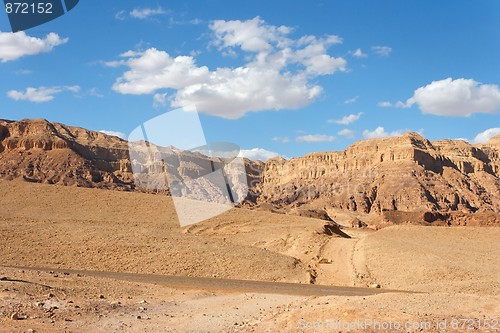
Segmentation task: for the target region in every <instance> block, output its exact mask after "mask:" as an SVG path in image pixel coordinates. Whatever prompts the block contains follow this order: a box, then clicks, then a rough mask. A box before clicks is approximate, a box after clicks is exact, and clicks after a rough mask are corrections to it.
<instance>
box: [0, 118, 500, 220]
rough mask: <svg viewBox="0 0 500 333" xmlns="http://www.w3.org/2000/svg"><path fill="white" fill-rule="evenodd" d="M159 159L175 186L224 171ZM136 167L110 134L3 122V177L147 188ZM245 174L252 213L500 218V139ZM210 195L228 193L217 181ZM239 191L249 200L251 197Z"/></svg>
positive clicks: (366, 145)
mask: <svg viewBox="0 0 500 333" xmlns="http://www.w3.org/2000/svg"><path fill="white" fill-rule="evenodd" d="M161 153H162V154H167V156H169V158H168V165H167V166H166V167H167V168H168V171H169V174H170V175H172V177H173V178H172V179H173V180H174V181H177V180H179V181H180V180H186V179H196V178H197V177H199V176H202V175H206V174H208V173H210V172H212V171H213V168H214V167H215V168H219V167H220V165H221V164H222V163H223V161H222V159H219V158H208V157H206V156H204V155H202V154H200V153H199V152H190V151H180V150H177V149H175V148H173V147H165V148H161ZM139 155H140V154H139ZM137 159H141V158H140V156H139V158H137V156H133V158H132V161H131V159H130V153H129V145H128V142H126V141H124V140H121V139H119V138H117V137H113V136H108V135H106V134H103V133H98V132H94V131H89V130H86V129H83V128H78V127H71V126H66V125H63V124H58V123H50V122H48V121H46V120H43V119H35V120H21V121H7V120H0V178H2V179H15V178H22V179H24V180H26V181H32V182H44V183H50V184H62V185H73V186H85V187H98V188H107V189H119V190H144V186H137V179H136V180H134V177H133V173H132V165H134V164H137V163H139V162H138V161H137ZM146 167H147V168H149V169H154V170H156V175H157V177H156V178H155V177H149V178H148V179H147V181H148V182H150V183H151V184H150V185H151V186H150V187H151V188H155V189H160V190H165V191H166V192H167V193H168V192H169V190H170V189H169V188H167V187H166V186H165V178H164V177H163V170H162V167H163V166H162V165H158V164H157V163H156V164H154V163H153V164H151V165H146ZM245 172H246V175H245V176H246V177H247V181H248V184H249V186H250V194H249V195H248V197H247V199H246V201H245V203H244V205H245V206H248V207H254V208H259V209H265V210H272V211H275V212H281V213H290V214H295V215H303V214H305V215H307V216H317V217H320V218H324V219H329V218H330V217H329V216H328V215H327V214H326V213H325V212H328V211H330V210H332V209H340V210H345V211H351V212H356V213H363V214H375V215H380V214H381V213H383V212H386V211H401V212H417V213H419V214H420V213H422V212H442V213H447V212H459V213H473V212H479V213H481V212H486V213H488V214H489V213H493V214H495V216H499V215H498V213H499V212H500V180H499V173H500V136H497V137H495V138H493V139H492V140H490V141H489V142H487V143H485V144H481V145H471V144H469V143H467V142H465V141H460V140H441V141H434V142H430V141H428V140H426V139H425V138H423V137H422V136H420V135H418V134H416V133H407V134H405V135H403V136H401V137H394V138H386V139H372V140H364V141H360V142H357V143H355V144H353V145H351V146H350V147H348V148H347V149H346V150H345V151H341V152H324V153H311V154H308V155H306V156H304V157H300V158H293V159H290V160H285V159H282V158H275V159H271V160H269V161H267V162H266V163H262V162H259V161H258V162H254V161H249V160H245ZM227 177H228V178H229V181H233V182H235V183H236V179H235V177H238V175H237V172H235V173H232V172H231V170H229V172H227ZM143 185H144V184H143ZM147 187H148V186H146V188H147ZM206 192H207V193H208V195H210V196H214V197H216V196H217V195H220V189H219V188H217V186H213V184H210V183H206ZM236 192H237V195H238V196H241V195H242V193H244V189H242V188H237V189H236ZM207 193H200V195H202V196H205V197H206V195H207ZM195 195H196V193H195ZM422 216H423V215H422ZM423 220H425V218H423Z"/></svg>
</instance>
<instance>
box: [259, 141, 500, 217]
mask: <svg viewBox="0 0 500 333" xmlns="http://www.w3.org/2000/svg"><path fill="white" fill-rule="evenodd" d="M499 143H500V137H498V136H497V137H496V138H493V139H492V140H491V141H490V142H488V143H486V144H483V145H470V144H468V143H467V142H465V141H460V140H441V141H435V142H430V141H428V140H426V139H425V138H423V137H422V136H420V135H419V134H417V133H407V134H405V135H403V136H400V137H393V138H384V139H370V140H364V141H360V142H357V143H355V144H353V145H352V146H350V147H348V148H347V149H346V150H345V151H343V152H325V153H312V154H308V155H306V156H304V157H301V158H293V159H291V160H288V161H287V160H284V159H281V158H276V159H273V160H270V161H268V162H267V163H266V165H265V170H264V172H263V175H262V182H261V183H260V184H259V186H258V187H259V192H260V196H259V200H258V202H266V203H271V204H272V205H273V206H275V207H277V208H286V207H289V208H295V207H299V206H302V205H306V204H307V206H308V207H311V206H313V207H315V208H321V209H329V208H340V209H347V210H351V211H359V212H363V213H381V212H383V211H407V212H418V211H443V212H448V211H462V212H468V213H470V212H475V211H478V210H482V211H493V212H500V181H499V171H500V169H499V163H500V157H499V151H500V144H499Z"/></svg>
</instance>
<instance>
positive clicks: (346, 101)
mask: <svg viewBox="0 0 500 333" xmlns="http://www.w3.org/2000/svg"><path fill="white" fill-rule="evenodd" d="M358 99H359V96H354V97H353V98H349V99H347V100H345V101H344V104H353V103H356V102H357V101H358Z"/></svg>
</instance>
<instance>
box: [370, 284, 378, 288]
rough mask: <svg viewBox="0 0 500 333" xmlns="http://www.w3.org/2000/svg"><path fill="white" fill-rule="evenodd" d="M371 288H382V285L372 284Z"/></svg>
mask: <svg viewBox="0 0 500 333" xmlns="http://www.w3.org/2000/svg"><path fill="white" fill-rule="evenodd" d="M370 288H380V284H378V283H372V284H371V285H370Z"/></svg>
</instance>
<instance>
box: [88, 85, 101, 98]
mask: <svg viewBox="0 0 500 333" xmlns="http://www.w3.org/2000/svg"><path fill="white" fill-rule="evenodd" d="M89 95H90V96H94V97H99V98H102V97H104V95H103V94H101V93H100V92H99V90H98V89H97V88H95V87H94V88H90V90H89Z"/></svg>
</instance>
